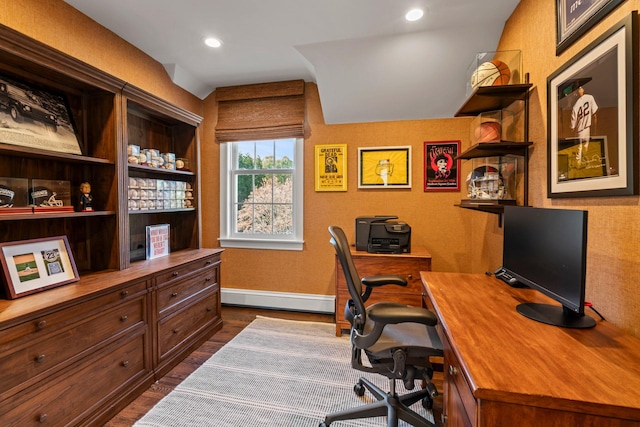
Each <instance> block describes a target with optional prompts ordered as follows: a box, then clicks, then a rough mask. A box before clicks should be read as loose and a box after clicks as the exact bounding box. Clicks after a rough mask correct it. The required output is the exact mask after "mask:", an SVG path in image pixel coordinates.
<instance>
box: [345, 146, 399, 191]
mask: <svg viewBox="0 0 640 427" xmlns="http://www.w3.org/2000/svg"><path fill="white" fill-rule="evenodd" d="M358 188H377V189H382V188H387V189H388V188H411V146H401V147H367V148H363V147H360V148H358Z"/></svg>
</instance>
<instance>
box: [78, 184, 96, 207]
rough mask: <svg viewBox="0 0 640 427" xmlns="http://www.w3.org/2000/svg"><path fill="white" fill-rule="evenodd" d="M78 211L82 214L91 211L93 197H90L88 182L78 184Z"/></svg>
mask: <svg viewBox="0 0 640 427" xmlns="http://www.w3.org/2000/svg"><path fill="white" fill-rule="evenodd" d="M80 193H82V195H81V196H80V210H81V211H82V212H91V211H93V207H92V206H91V204H92V202H93V196H91V184H89V183H88V182H83V183H82V184H80Z"/></svg>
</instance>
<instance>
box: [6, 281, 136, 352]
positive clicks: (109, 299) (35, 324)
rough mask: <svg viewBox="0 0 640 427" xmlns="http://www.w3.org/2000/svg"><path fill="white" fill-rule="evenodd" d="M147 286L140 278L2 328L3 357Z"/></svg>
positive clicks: (133, 295) (130, 297) (133, 294)
mask: <svg viewBox="0 0 640 427" xmlns="http://www.w3.org/2000/svg"><path fill="white" fill-rule="evenodd" d="M146 289H147V283H146V282H145V281H140V282H137V283H134V284H132V285H130V286H128V287H126V288H123V289H119V290H115V291H113V292H110V293H108V294H106V295H103V296H100V297H98V298H94V299H92V300H90V301H87V302H84V303H81V304H78V305H76V306H74V307H73V308H71V309H68V310H64V309H63V310H59V311H56V312H54V313H51V314H47V315H43V316H40V317H37V318H35V319H33V320H31V321H28V322H25V323H21V324H19V325H16V326H13V327H11V328H8V329H4V330H2V331H0V358H3V357H5V355H6V354H7V352H13V351H14V350H15V349H16V347H20V346H22V345H25V343H27V342H28V341H31V340H35V339H39V338H40V337H41V336H44V335H47V336H48V335H49V334H51V333H53V332H55V331H57V330H60V329H62V328H64V327H66V326H68V325H70V324H72V323H75V322H77V321H78V320H79V319H81V318H83V317H85V316H88V315H90V314H92V313H94V312H100V311H103V310H105V309H106V308H108V307H109V306H111V305H113V304H117V303H120V302H122V301H126V300H128V299H132V298H134V297H135V296H136V295H137V294H139V293H141V292H146Z"/></svg>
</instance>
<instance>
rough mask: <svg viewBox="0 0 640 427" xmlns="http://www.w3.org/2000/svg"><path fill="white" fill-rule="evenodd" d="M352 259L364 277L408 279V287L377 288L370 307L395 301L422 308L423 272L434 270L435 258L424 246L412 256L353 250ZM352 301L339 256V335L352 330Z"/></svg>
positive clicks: (337, 312) (337, 283) (414, 251)
mask: <svg viewBox="0 0 640 427" xmlns="http://www.w3.org/2000/svg"><path fill="white" fill-rule="evenodd" d="M351 257H352V258H353V262H354V264H355V266H356V269H357V270H358V274H359V275H360V277H367V276H377V275H389V274H391V275H397V276H402V277H404V278H405V279H407V286H406V287H403V286H396V285H387V286H382V287H379V288H376V289H374V290H373V292H372V293H371V296H370V297H369V299H368V300H367V302H366V303H365V305H367V306H369V305H371V304H374V303H376V302H384V301H392V302H399V303H403V304H407V305H413V306H416V307H420V306H421V305H422V282H421V281H420V272H421V271H430V270H431V254H430V253H429V252H428V251H427V250H426V249H425V248H424V247H421V246H416V245H414V246H413V247H412V248H411V253H408V254H407V253H403V254H374V253H369V252H367V251H358V250H356V249H355V247H351ZM349 299H351V297H350V296H349V289H348V288H347V281H346V280H345V277H344V272H343V270H342V266H341V265H340V261H339V260H338V257H337V256H336V335H337V336H340V335H342V331H343V330H348V329H349V328H351V325H350V324H349V322H348V321H347V320H346V319H345V318H344V309H345V305H346V303H347V301H348V300H349Z"/></svg>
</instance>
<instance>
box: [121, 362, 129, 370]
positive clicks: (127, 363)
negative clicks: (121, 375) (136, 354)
mask: <svg viewBox="0 0 640 427" xmlns="http://www.w3.org/2000/svg"><path fill="white" fill-rule="evenodd" d="M121 365H122V367H124V368H126V367H127V366H129V361H128V360H123V361H122V363H121Z"/></svg>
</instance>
